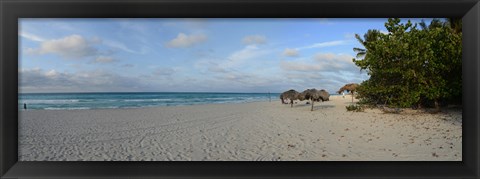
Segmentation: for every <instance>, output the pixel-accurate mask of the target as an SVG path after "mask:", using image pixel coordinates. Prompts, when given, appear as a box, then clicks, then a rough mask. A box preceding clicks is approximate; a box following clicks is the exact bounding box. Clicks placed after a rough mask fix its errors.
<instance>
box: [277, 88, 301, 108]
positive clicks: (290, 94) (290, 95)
mask: <svg viewBox="0 0 480 179" xmlns="http://www.w3.org/2000/svg"><path fill="white" fill-rule="evenodd" d="M299 94H300V93H299V92H297V91H295V90H293V89H291V90H288V91H285V92H283V93H282V94H280V100H282V104H283V103H284V100H285V99H289V100H290V107H293V100H296V99H298V95H299Z"/></svg>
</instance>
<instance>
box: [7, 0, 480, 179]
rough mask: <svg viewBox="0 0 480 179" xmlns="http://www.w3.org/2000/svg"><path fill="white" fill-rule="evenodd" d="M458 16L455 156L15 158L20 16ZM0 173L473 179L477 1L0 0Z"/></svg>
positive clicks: (475, 164)
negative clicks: (458, 155)
mask: <svg viewBox="0 0 480 179" xmlns="http://www.w3.org/2000/svg"><path fill="white" fill-rule="evenodd" d="M40 17H43V18H107V17H108V18H115V17H118V18H120V17H121V18H126V17H129V18H139V17H142V18H153V17H177V18H183V17H203V18H213V17H216V18H227V17H228V18H233V17H243V18H259V17H263V18H270V17H279V18H286V17H288V18H300V17H324V18H332V17H337V18H344V17H362V18H374V17H403V18H408V17H459V18H462V20H463V62H462V63H463V69H462V72H463V103H464V105H463V124H462V125H463V127H462V130H463V131H462V132H463V143H462V145H463V146H462V157H463V158H462V159H463V160H462V161H460V162H23V161H22V162H19V161H18V150H17V148H18V140H17V137H18V133H17V132H18V131H17V130H18V120H17V119H18V105H17V102H18V101H17V100H18V99H17V96H18V19H19V18H40ZM0 22H1V24H0V29H1V31H0V43H1V44H0V47H1V48H0V56H1V60H0V68H1V73H0V116H1V117H0V118H1V119H0V178H2V177H3V178H95V177H101V178H105V177H112V178H118V177H129V178H132V177H142V178H143V177H156V178H170V177H175V178H189V177H203V178H212V177H217V178H231V177H238V178H244V177H252V178H265V177H273V178H285V177H287V178H301V177H311V178H385V177H390V178H426V177H428V178H478V177H480V173H479V140H478V136H479V122H478V117H479V111H480V110H479V109H480V108H479V106H478V103H479V101H480V98H479V97H480V96H479V91H480V89H479V76H480V75H479V69H480V68H479V62H478V60H479V59H480V58H479V57H480V52H479V51H480V50H479V49H480V36H479V33H480V29H479V28H480V3H479V2H478V0H335V1H334V0H316V1H313V0H308V1H307V0H300V1H294V0H256V1H253V0H223V1H218V0H201V1H194V0H180V1H173V0H163V1H153V0H152V1H151V0H141V1H135V0H124V1H120V0H117V1H111V0H97V1H93V0H63V1H59V0H38V1H32V0H0Z"/></svg>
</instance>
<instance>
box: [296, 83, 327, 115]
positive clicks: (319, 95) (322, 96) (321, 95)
mask: <svg viewBox="0 0 480 179" xmlns="http://www.w3.org/2000/svg"><path fill="white" fill-rule="evenodd" d="M298 98H299V99H306V100H311V101H312V108H311V111H313V104H314V102H315V101H320V100H321V101H322V102H323V101H328V100H329V98H330V94H328V92H327V91H325V90H323V89H322V90H316V89H315V88H313V89H307V90H305V91H303V92H302V93H300V95H299V97H298Z"/></svg>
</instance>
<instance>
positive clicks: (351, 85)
mask: <svg viewBox="0 0 480 179" xmlns="http://www.w3.org/2000/svg"><path fill="white" fill-rule="evenodd" d="M358 86H360V85H359V84H357V83H349V84H346V85H345V86H343V87H341V88H340V89H339V90H338V91H337V93H338V94H342V92H343V91H345V90H347V92H349V93H352V102H353V94H354V93H355V91H357V88H358Z"/></svg>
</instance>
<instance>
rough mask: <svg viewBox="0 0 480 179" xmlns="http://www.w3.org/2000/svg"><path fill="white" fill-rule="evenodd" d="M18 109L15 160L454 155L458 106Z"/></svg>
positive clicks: (338, 100) (333, 103)
mask: <svg viewBox="0 0 480 179" xmlns="http://www.w3.org/2000/svg"><path fill="white" fill-rule="evenodd" d="M330 99H331V100H330V101H327V102H323V103H315V108H314V111H310V106H309V105H305V102H298V104H295V105H294V107H293V108H291V107H290V105H285V104H281V103H280V101H279V100H278V101H277V100H275V101H272V102H253V103H242V104H208V105H195V106H176V107H157V108H141V109H101V110H100V109H99V110H37V111H34V110H32V111H21V112H19V116H20V119H19V160H20V161H171V160H174V161H203V160H208V161H224V160H227V161H461V160H462V112H461V109H445V110H444V112H442V113H437V114H428V113H424V112H419V111H414V110H410V111H405V112H403V113H401V114H388V113H383V112H382V111H380V110H378V109H366V110H365V112H348V111H346V109H345V106H346V105H349V104H351V98H350V97H349V96H346V97H345V98H342V96H332V97H331V98H330Z"/></svg>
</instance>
